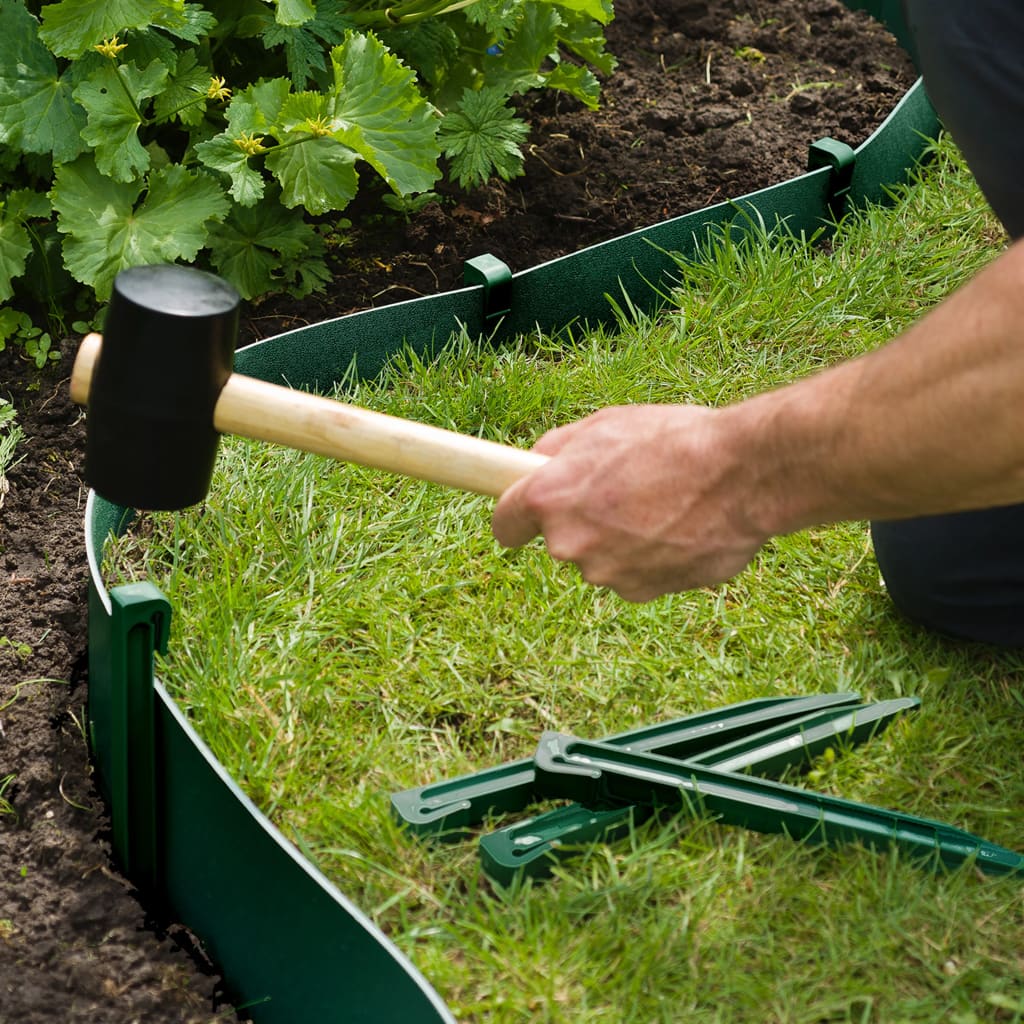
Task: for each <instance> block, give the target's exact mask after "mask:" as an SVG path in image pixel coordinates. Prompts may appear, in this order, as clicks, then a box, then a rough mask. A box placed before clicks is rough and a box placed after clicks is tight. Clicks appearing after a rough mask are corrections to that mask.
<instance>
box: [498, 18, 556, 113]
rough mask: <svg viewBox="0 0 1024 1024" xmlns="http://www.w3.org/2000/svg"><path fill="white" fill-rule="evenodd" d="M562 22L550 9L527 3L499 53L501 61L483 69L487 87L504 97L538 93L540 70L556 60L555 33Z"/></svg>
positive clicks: (540, 82) (542, 79) (541, 79)
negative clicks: (549, 61)
mask: <svg viewBox="0 0 1024 1024" xmlns="http://www.w3.org/2000/svg"><path fill="white" fill-rule="evenodd" d="M561 26H562V19H561V17H560V16H559V14H558V11H557V10H556V9H555V7H554V6H553V5H550V4H540V3H528V4H526V6H525V8H524V10H523V13H522V18H521V19H520V21H519V24H518V26H517V28H516V31H515V34H514V35H512V36H511V37H510V38H509V39H508V42H507V43H506V44H505V46H504V49H503V50H502V54H501V59H500V60H497V61H494V62H493V63H489V64H488V65H487V84H488V85H493V86H496V87H498V88H500V89H502V90H503V91H504V93H505V95H506V96H511V95H512V94H513V93H521V92H527V91H528V90H530V89H538V88H540V87H541V86H542V85H543V84H544V76H543V75H542V74H541V72H540V68H541V67H542V66H543V65H544V63H545V61H548V60H553V61H557V60H558V30H559V28H560V27H561Z"/></svg>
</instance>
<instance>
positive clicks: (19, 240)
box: [0, 208, 32, 302]
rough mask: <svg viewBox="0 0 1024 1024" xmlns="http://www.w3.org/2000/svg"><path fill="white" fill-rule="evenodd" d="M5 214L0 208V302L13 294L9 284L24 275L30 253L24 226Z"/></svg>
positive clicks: (28, 240) (30, 244)
mask: <svg viewBox="0 0 1024 1024" xmlns="http://www.w3.org/2000/svg"><path fill="white" fill-rule="evenodd" d="M6 213H7V211H6V210H4V209H2V208H0V302H6V301H7V300H8V299H9V298H10V297H11V296H12V295H13V294H14V288H13V287H12V286H11V282H12V281H13V280H14V278H16V277H21V275H22V274H24V273H25V261H26V260H27V259H28V257H29V254H30V253H31V252H32V242H31V241H30V239H29V237H28V232H27V231H26V230H25V225H24V224H22V222H21V221H20V220H18V219H15V218H14V217H8V216H6Z"/></svg>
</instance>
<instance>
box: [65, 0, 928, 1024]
mask: <svg viewBox="0 0 1024 1024" xmlns="http://www.w3.org/2000/svg"><path fill="white" fill-rule="evenodd" d="M846 2H847V6H848V7H850V8H854V9H863V10H866V11H868V13H870V14H873V15H874V16H875V17H878V18H879V19H880V20H882V21H883V22H885V23H886V24H887V25H888V26H889V27H890V29H891V30H892V31H893V32H894V34H895V35H896V36H897V38H899V39H900V41H901V42H903V44H904V45H905V46H906V45H907V40H906V32H905V29H904V26H903V22H902V15H901V5H900V2H899V0H875V2H872V0H846ZM938 128H939V123H938V119H937V117H936V115H935V112H934V111H933V109H932V107H931V104H930V103H929V102H928V99H927V97H926V95H925V92H924V88H923V85H922V83H921V82H920V81H918V82H917V83H916V84H915V85H914V86H913V87H912V88H911V89H910V90H909V91H908V92H907V94H906V95H905V96H904V97H903V99H902V100H901V101H900V103H899V104H898V105H897V106H896V107H895V108H894V109H893V111H892V113H891V114H890V115H889V117H888V118H887V119H886V120H885V122H884V123H883V124H882V125H881V126H880V127H879V128H878V129H877V130H876V131H875V133H874V134H873V135H872V136H871V137H870V138H869V139H868V140H867V141H866V142H865V143H864V144H863V145H861V146H860V147H859V148H857V149H856V150H851V149H849V147H843V146H841V145H840V144H837V143H836V144H832V145H825V146H823V147H821V148H820V149H819V151H818V152H817V153H816V154H814V155H815V156H817V157H818V158H819V159H818V160H817V161H816V163H818V164H820V165H821V166H818V167H817V169H815V170H812V171H810V172H808V173H807V174H804V175H800V176H798V177H796V178H793V179H791V180H789V181H786V182H782V183H781V184H778V185H774V186H772V187H771V188H767V189H763V190H760V191H758V192H754V193H750V194H748V195H746V196H742V197H740V198H738V199H736V200H735V201H732V202H727V203H721V204H718V205H715V206H711V207H707V208H706V209H703V210H699V211H696V212H694V213H690V214H687V215H685V216H682V217H677V218H673V219H671V220H668V221H665V222H663V223H661V224H657V225H654V226H652V227H649V228H644V229H641V230H639V231H634V232H631V233H629V234H627V235H624V236H622V237H620V238H616V239H613V240H611V241H609V242H605V243H602V244H600V245H596V246H592V247H590V248H588V249H584V250H581V251H580V252H577V253H574V254H572V255H569V256H565V257H562V258H560V259H557V260H553V261H551V262H548V263H544V264H541V265H539V266H536V267H532V268H530V269H528V270H524V271H522V272H520V273H516V274H512V273H511V272H509V271H507V268H504V267H502V265H501V264H499V263H498V262H497V261H494V260H491V259H489V258H487V257H484V258H483V259H482V260H474V261H472V262H473V264H474V265H475V266H474V267H473V268H471V269H470V271H469V272H468V273H467V278H468V279H470V280H473V281H474V282H476V281H482V282H483V283H474V284H472V285H471V286H469V287H466V288H462V289H458V290H456V291H452V292H446V293H443V294H440V295H435V296H430V297H427V298H421V299H414V300H411V301H408V302H402V303H397V304H395V305H392V306H384V307H381V308H379V309H371V310H366V311H363V312H360V313H354V314H351V315H349V316H345V317H340V318H338V319H334V320H328V321H325V322H323V323H320V324H314V325H312V326H310V327H304V328H301V329H299V330H295V331H290V332H288V333H286V334H282V335H278V336H276V337H274V338H269V339H267V340H265V341H261V342H258V343H256V344H254V345H250V346H248V347H246V348H244V349H242V350H240V351H239V352H238V353H237V357H236V361H235V367H236V369H237V370H238V371H240V372H244V373H247V374H249V375H251V376H255V377H259V378H261V379H264V380H268V381H273V382H276V383H282V382H283V383H287V384H289V385H291V386H292V387H297V388H303V389H310V390H323V389H325V388H327V387H328V386H330V385H332V384H333V383H334V382H335V381H339V380H342V379H344V378H345V376H346V374H347V373H348V372H350V370H351V369H352V367H353V366H354V367H355V370H356V372H357V374H358V375H359V376H360V377H363V378H369V377H373V376H375V375H376V374H378V373H379V372H380V370H381V369H382V368H383V366H384V365H385V363H386V362H387V360H388V359H389V358H391V357H392V356H394V355H395V354H396V353H397V352H399V351H400V350H402V349H403V348H411V349H412V350H414V351H416V352H418V353H420V354H424V353H427V352H429V351H431V350H433V349H434V348H436V347H437V346H438V345H440V344H443V343H444V342H446V341H447V340H448V339H449V338H450V337H451V335H452V334H453V333H455V332H458V331H461V330H465V331H466V332H467V333H468V334H470V335H471V336H477V335H484V336H488V337H491V338H493V340H494V341H495V342H496V343H500V342H501V341H503V340H505V339H508V338H511V337H514V336H515V335H516V334H521V333H529V332H531V331H533V330H540V331H543V332H545V333H559V332H562V331H571V330H572V328H573V326H574V325H579V324H584V323H586V324H590V325H595V324H598V323H609V322H611V321H613V320H614V317H615V305H616V304H617V303H618V304H625V297H626V296H628V300H629V302H630V303H631V304H632V307H633V308H634V309H636V310H638V311H641V312H650V311H652V310H654V309H656V308H657V306H658V304H659V302H660V296H659V292H660V291H663V290H665V289H666V288H669V287H671V282H672V274H673V272H674V270H675V269H676V264H675V260H674V259H673V258H672V257H671V256H670V255H669V253H678V254H682V255H683V256H684V257H686V258H691V259H692V258H698V257H699V254H700V248H701V245H702V243H703V242H704V241H705V240H706V239H707V238H708V234H709V232H711V231H714V230H716V229H723V228H724V229H728V230H734V229H735V230H739V231H742V230H744V228H743V225H744V224H751V223H752V224H763V225H765V226H769V227H770V226H773V225H774V224H776V223H777V222H783V223H784V224H785V225H786V227H787V229H788V230H790V231H791V232H794V233H798V234H799V233H801V232H803V233H807V234H810V233H812V232H814V231H817V230H820V229H821V228H822V227H823V226H824V225H825V224H827V222H828V221H829V220H830V219H831V218H832V217H834V216H835V214H836V212H837V210H839V209H841V208H843V207H844V206H845V207H847V208H849V207H856V206H862V205H864V204H865V203H867V202H881V201H884V200H885V198H886V193H887V189H888V188H889V187H891V186H893V185H895V184H897V183H899V182H902V181H904V180H906V178H907V176H908V172H909V171H910V169H911V168H912V167H913V166H914V164H915V163H916V162H917V160H918V159H919V158H920V156H921V154H922V153H923V152H924V150H925V149H926V147H927V145H928V143H929V140H930V139H931V138H933V137H934V136H935V135H936V134H937V131H938ZM825 141H826V142H829V141H830V140H825ZM812 149H813V147H812ZM812 159H813V158H812ZM494 264H497V266H494ZM499 297H500V302H498V301H497V300H498V298H499ZM495 306H496V308H494V307H495ZM489 307H490V308H489ZM133 516H134V513H133V512H132V511H131V510H129V509H125V508H122V507H120V506H116V505H113V504H111V503H109V502H107V501H104V500H103V499H102V498H99V497H98V496H96V495H95V494H90V497H89V501H88V505H87V508H86V515H85V533H86V546H87V551H88V558H89V569H90V596H89V602H90V604H89V706H88V718H89V732H90V744H91V747H92V751H93V756H94V759H95V762H96V768H97V777H98V781H99V784H100V788H101V790H102V792H103V794H104V797H105V798H106V799H107V801H108V803H109V805H110V813H111V821H112V828H113V842H114V852H115V856H116V858H117V860H118V862H119V863H120V865H121V866H122V869H123V870H124V871H125V873H126V875H127V877H128V878H129V879H130V880H131V881H132V882H133V883H134V884H136V885H137V886H138V887H139V888H140V890H141V891H142V892H143V893H144V894H145V896H146V897H147V899H148V900H149V902H150V903H151V905H153V906H157V907H159V908H161V909H162V910H163V911H164V912H165V913H166V914H168V915H169V916H171V917H173V919H175V920H179V921H181V922H183V923H184V924H186V925H187V926H188V927H189V928H190V930H191V931H192V932H193V933H194V934H195V935H197V936H198V937H199V938H200V939H201V941H202V942H203V943H204V946H205V948H206V950H207V952H208V954H209V955H210V957H211V959H212V960H213V961H214V962H215V963H217V964H218V966H219V967H220V969H221V970H222V972H223V976H224V982H225V985H226V987H227V988H228V990H229V991H230V992H232V993H233V994H234V996H235V997H236V998H237V999H238V1000H239V1002H240V1004H241V1005H244V1006H246V1012H247V1013H248V1014H250V1015H251V1017H252V1018H253V1020H254V1021H257V1022H258V1024H293V1022H294V1021H297V1020H317V1021H324V1022H329V1021H342V1020H344V1021H346V1022H367V1024H369V1022H378V1021H381V1020H390V1019H402V1020H403V1021H406V1022H409V1024H419V1022H421V1021H422V1022H424V1024H426V1022H434V1021H443V1022H453V1021H454V1018H453V1017H452V1015H451V1013H450V1011H449V1010H448V1008H447V1007H446V1006H445V1005H444V1003H443V1001H442V1000H441V999H440V997H439V996H438V995H437V993H436V992H435V991H434V990H433V989H432V988H431V986H430V985H429V983H428V982H427V981H426V979H424V978H423V976H422V975H421V974H420V973H419V972H418V971H417V970H416V968H415V967H414V966H413V965H412V964H411V963H410V962H409V960H408V959H407V958H406V957H405V956H404V955H403V954H402V953H401V952H400V951H399V950H398V949H397V948H396V947H395V946H394V945H393V944H392V943H391V942H390V940H388V939H387V937H386V936H384V935H383V934H382V933H381V932H380V931H379V929H377V928H376V927H375V926H374V924H373V923H372V922H371V921H370V920H369V919H368V918H367V917H366V916H365V915H364V914H363V913H362V912H361V911H360V910H359V909H358V908H357V907H356V906H355V905H353V904H352V903H351V902H350V901H349V900H347V899H346V898H345V896H344V895H343V894H342V893H341V892H340V891H339V890H338V889H337V888H336V887H335V886H334V885H332V884H331V883H330V882H329V881H328V880H327V879H326V878H325V877H324V876H323V875H322V874H321V873H320V872H319V871H318V870H317V869H316V868H314V867H313V866H312V865H310V864H309V863H308V862H307V861H306V860H305V859H304V858H303V857H302V856H301V854H300V853H299V852H298V851H297V850H296V849H295V848H294V847H293V846H292V844H291V843H289V842H288V841H287V839H285V837H284V836H283V835H282V834H281V833H280V832H279V831H278V830H277V829H276V828H275V827H274V826H273V825H272V824H271V823H270V822H269V821H268V820H267V819H266V817H265V816H264V815H263V814H262V813H261V812H260V811H259V810H258V809H257V808H256V807H255V805H253V803H252V802H251V801H250V800H249V799H248V797H246V796H245V794H244V793H242V791H241V790H240V789H239V788H238V786H237V785H236V784H235V782H234V781H233V780H232V779H231V777H230V776H229V775H228V773H227V772H226V771H225V769H224V768H223V767H222V766H221V765H220V764H219V763H218V762H217V760H216V759H215V758H214V756H213V755H212V753H211V752H210V750H209V749H208V748H207V747H206V745H205V744H204V743H203V741H202V740H201V739H200V738H199V736H198V735H197V734H196V733H195V731H194V730H193V729H192V727H191V726H190V725H189V723H188V721H187V720H186V719H185V717H184V715H183V714H182V713H181V711H180V709H179V708H178V707H177V705H176V704H175V703H174V701H173V700H172V699H171V698H170V696H169V695H168V694H167V692H166V691H165V690H164V688H163V687H162V685H161V684H160V683H159V681H158V680H157V679H156V677H155V675H154V665H153V661H154V654H155V653H157V652H160V651H162V650H164V649H165V646H166V643H167V639H168V635H169V629H170V618H171V608H170V605H169V603H168V602H167V601H166V599H165V598H164V597H163V595H162V594H161V593H160V592H159V590H157V589H156V588H155V587H153V586H152V585H151V584H148V583H143V584H133V585H131V586H128V587H117V588H114V589H113V590H111V591H109V592H108V591H107V589H106V585H105V583H104V580H103V578H102V575H101V571H100V562H101V557H102V551H103V546H104V544H105V543H106V539H107V537H108V536H110V535H111V534H113V535H115V536H116V535H119V534H120V533H122V532H123V531H124V530H125V529H126V528H127V525H128V524H129V523H130V521H131V519H132V518H133Z"/></svg>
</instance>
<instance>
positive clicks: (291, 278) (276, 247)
mask: <svg viewBox="0 0 1024 1024" xmlns="http://www.w3.org/2000/svg"><path fill="white" fill-rule="evenodd" d="M209 247H210V259H211V261H212V263H213V265H214V266H215V267H216V268H217V270H218V271H219V273H221V274H222V275H223V276H224V277H225V278H227V280H228V281H230V282H231V284H233V285H234V286H235V288H236V289H237V290H238V293H239V295H241V296H242V298H244V299H251V298H255V297H256V296H257V295H264V294H266V293H267V292H273V291H280V290H281V289H282V287H284V288H295V287H296V277H298V278H299V279H300V280H299V282H298V283H299V284H300V285H301V284H302V278H303V277H305V284H304V285H303V287H308V288H309V289H310V290H312V287H314V286H315V281H316V280H317V279H320V280H326V279H327V278H326V274H327V268H326V266H325V265H324V264H323V261H322V260H320V259H319V257H320V254H321V253H322V252H323V244H322V240H321V239H320V236H319V235H318V234H317V233H316V231H315V229H314V228H313V226H312V225H311V224H307V223H305V222H304V221H302V220H300V219H299V218H297V217H296V216H295V215H294V214H292V213H289V212H288V211H287V210H286V209H285V208H284V207H283V206H282V205H281V203H280V202H279V200H278V199H277V197H276V196H274V195H271V196H269V197H268V198H267V199H265V200H264V201H263V203H261V204H260V205H259V206H254V207H251V208H249V209H243V208H241V207H236V208H235V209H233V210H232V211H231V215H230V216H229V217H228V218H227V220H226V221H224V223H223V224H216V225H214V226H213V227H212V229H211V231H210V238H209ZM306 275H308V276H306ZM307 294H308V292H307Z"/></svg>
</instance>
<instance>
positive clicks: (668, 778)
mask: <svg viewBox="0 0 1024 1024" xmlns="http://www.w3.org/2000/svg"><path fill="white" fill-rule="evenodd" d="M534 760H535V765H536V771H537V783H538V786H539V787H540V788H541V789H543V790H545V791H546V792H547V793H548V795H549V796H552V797H566V796H569V797H572V798H574V799H577V800H580V802H581V803H592V804H593V803H596V804H598V805H601V804H615V803H626V804H629V803H636V804H648V805H654V806H660V807H667V808H675V809H678V810H682V811H684V812H685V813H687V814H690V815H693V816H695V817H704V816H712V817H714V818H715V819H717V820H718V821H720V822H722V823H723V824H725V825H737V826H739V827H741V828H747V829H750V830H751V831H754V832H765V833H780V832H781V833H783V834H785V835H787V836H789V837H790V838H792V839H796V840H800V841H804V842H810V843H828V844H839V843H861V844H863V845H865V846H868V847H873V848H877V849H896V850H899V851H900V852H901V853H904V854H906V855H908V856H910V857H911V858H913V859H914V860H920V861H922V862H923V863H924V864H925V866H930V867H932V868H939V867H943V866H944V867H947V868H954V869H955V868H959V867H963V866H964V865H970V864H973V865H975V866H976V867H978V868H979V869H981V870H982V871H984V872H986V873H988V874H993V875H1019V876H1021V877H1024V856H1022V855H1021V854H1019V853H1016V852H1015V851H1013V850H1008V849H1006V848H1005V847H1002V846H997V845H995V844H994V843H989V842H987V841H986V840H984V839H981V838H980V837H978V836H975V835H972V834H971V833H970V832H965V831H964V830H963V829H958V828H955V827H953V826H952V825H946V824H944V823H942V822H939V821H930V820H928V819H927V818H915V817H913V816H912V815H909V814H903V813H901V812H899V811H891V810H886V809H883V808H880V807H872V806H870V805H868V804H859V803H855V802H854V801H852V800H843V799H840V798H839V797H833V796H827V795H825V794H821V793H812V792H810V791H809V790H804V789H799V788H798V787H796V786H786V785H783V784H782V783H781V782H772V781H769V780H768V779H758V778H753V777H751V776H748V775H739V774H736V773H734V772H723V771H717V770H715V769H711V768H702V767H699V766H698V765H694V764H692V763H688V764H681V763H680V762H678V761H673V760H672V759H671V758H668V757H661V756H659V755H658V754H639V753H635V752H634V751H629V750H620V749H619V748H618V747H613V746H611V745H609V744H607V743H588V742H587V741H586V740H579V739H577V738H576V737H574V736H566V735H564V734H560V733H545V734H544V736H543V737H542V738H541V741H540V744H539V746H538V747H537V753H536V755H535V759H534Z"/></svg>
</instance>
